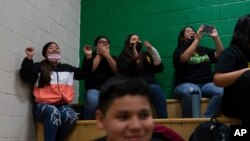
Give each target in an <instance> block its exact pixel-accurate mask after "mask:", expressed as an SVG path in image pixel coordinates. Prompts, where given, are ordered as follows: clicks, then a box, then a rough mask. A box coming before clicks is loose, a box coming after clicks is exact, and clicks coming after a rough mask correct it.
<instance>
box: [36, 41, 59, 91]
mask: <svg viewBox="0 0 250 141" xmlns="http://www.w3.org/2000/svg"><path fill="white" fill-rule="evenodd" d="M51 44H56V45H57V43H55V42H48V43H47V44H45V45H44V46H43V49H44V50H45V52H46V51H47V49H48V47H49V46H50V45H51ZM57 46H58V45H57ZM54 68H55V67H54V66H53V65H52V64H51V63H50V62H49V61H48V60H47V59H44V60H43V61H42V62H41V66H40V69H41V74H40V78H39V80H38V87H39V88H43V87H45V86H47V85H49V84H50V81H51V78H50V75H51V72H52V71H53V70H54Z"/></svg>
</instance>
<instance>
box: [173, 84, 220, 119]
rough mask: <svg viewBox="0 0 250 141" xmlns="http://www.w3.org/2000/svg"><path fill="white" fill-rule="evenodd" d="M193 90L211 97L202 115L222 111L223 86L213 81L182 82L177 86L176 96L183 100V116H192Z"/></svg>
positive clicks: (208, 115) (206, 115) (213, 114)
mask: <svg viewBox="0 0 250 141" xmlns="http://www.w3.org/2000/svg"><path fill="white" fill-rule="evenodd" d="M191 90H195V91H199V94H200V97H206V98H211V99H210V101H209V103H208V107H207V109H206V112H205V113H204V114H203V115H202V117H212V116H215V115H216V114H217V113H218V112H219V111H220V104H221V97H222V95H223V88H221V87H217V86H215V85H214V83H211V82H210V83H206V84H194V83H182V84H179V85H177V86H176V87H175V89H174V98H176V99H179V100H182V117H183V118H190V117H192V98H191Z"/></svg>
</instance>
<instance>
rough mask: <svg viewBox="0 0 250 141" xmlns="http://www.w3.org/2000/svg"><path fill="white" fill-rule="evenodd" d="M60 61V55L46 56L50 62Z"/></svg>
mask: <svg viewBox="0 0 250 141" xmlns="http://www.w3.org/2000/svg"><path fill="white" fill-rule="evenodd" d="M60 59H61V56H60V54H49V55H48V60H49V61H51V62H55V63H56V62H59V61H60Z"/></svg>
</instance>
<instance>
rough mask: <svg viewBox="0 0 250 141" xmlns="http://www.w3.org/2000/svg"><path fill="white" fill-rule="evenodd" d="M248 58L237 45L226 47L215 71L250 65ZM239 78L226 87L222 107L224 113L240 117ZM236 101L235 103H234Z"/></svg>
mask: <svg viewBox="0 0 250 141" xmlns="http://www.w3.org/2000/svg"><path fill="white" fill-rule="evenodd" d="M248 62H249V61H248V59H247V58H246V57H245V55H244V53H243V52H242V51H240V49H239V48H238V47H236V46H232V47H229V48H226V49H225V50H224V51H223V52H222V54H221V55H220V57H219V59H218V61H217V64H216V66H215V68H214V72H215V73H227V72H232V71H237V70H240V69H244V68H247V67H248ZM239 91H240V90H239V88H238V83H237V80H236V81H235V82H234V83H233V84H232V85H230V86H227V87H225V88H224V94H223V97H222V104H221V109H222V112H223V114H224V115H226V116H229V117H234V118H239V116H240V115H241V114H240V112H241V110H240V109H241V108H242V107H240V105H241V104H240V103H238V102H239V101H238V100H237V99H238V98H237V97H238V96H239V95H237V93H238V92H239ZM232 103H234V104H232Z"/></svg>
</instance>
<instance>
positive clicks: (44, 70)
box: [19, 42, 91, 141]
mask: <svg viewBox="0 0 250 141" xmlns="http://www.w3.org/2000/svg"><path fill="white" fill-rule="evenodd" d="M60 51H61V50H60V48H59V46H58V44H57V43H55V42H48V43H47V44H45V45H44V46H43V50H42V55H43V56H44V58H45V59H44V60H42V61H41V62H33V59H32V58H33V56H34V48H33V47H27V48H26V49H25V53H26V55H27V56H26V57H25V58H24V60H23V62H22V65H21V69H20V71H19V73H20V76H21V79H22V80H23V81H25V82H28V83H30V84H31V85H32V86H33V89H32V93H33V100H34V101H33V107H32V108H33V117H34V119H35V120H36V121H37V122H41V123H43V124H44V140H45V141H55V140H56V141H62V140H64V138H65V136H66V135H67V133H68V132H69V131H70V130H71V128H72V127H73V125H74V124H75V121H76V120H77V119H78V114H77V113H76V112H75V111H74V110H73V109H72V108H71V107H70V106H69V105H68V104H69V103H70V102H72V100H73V97H74V86H73V79H76V80H82V79H84V78H85V77H86V76H87V75H88V74H89V73H90V72H91V69H88V68H86V67H85V66H87V65H88V64H89V63H91V62H90V61H89V60H86V62H85V64H83V66H82V68H77V67H74V66H71V65H69V64H63V63H61V61H60V59H61V55H60Z"/></svg>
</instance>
